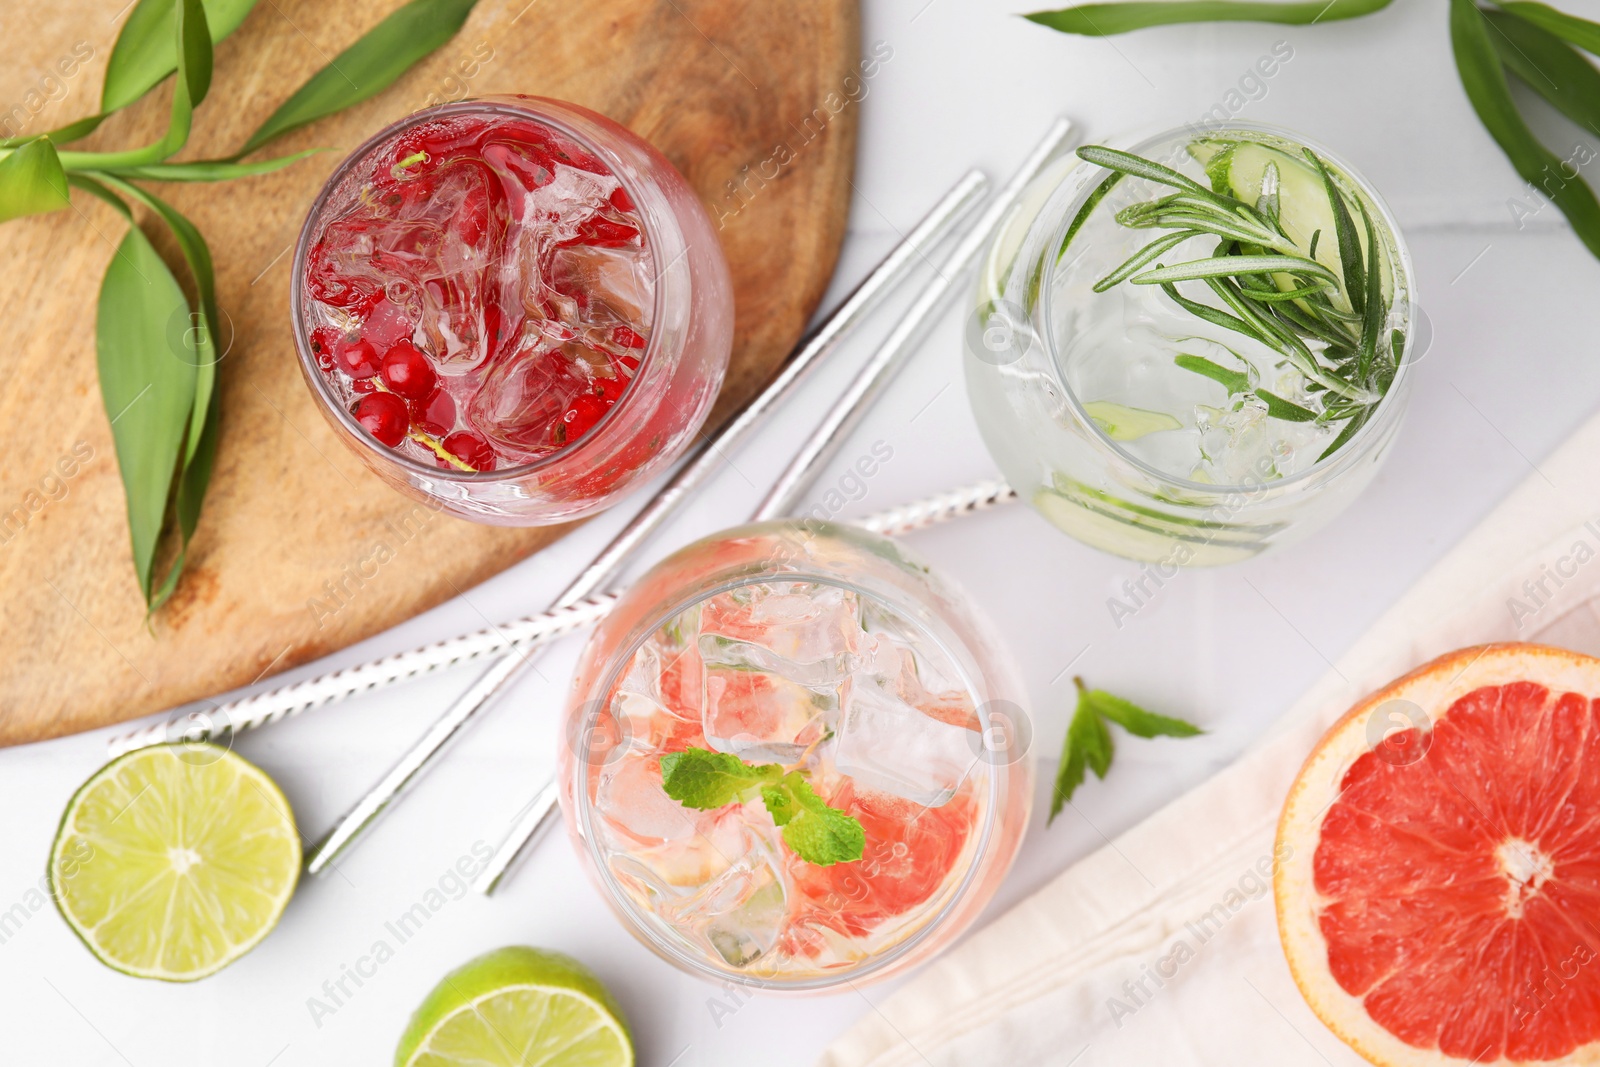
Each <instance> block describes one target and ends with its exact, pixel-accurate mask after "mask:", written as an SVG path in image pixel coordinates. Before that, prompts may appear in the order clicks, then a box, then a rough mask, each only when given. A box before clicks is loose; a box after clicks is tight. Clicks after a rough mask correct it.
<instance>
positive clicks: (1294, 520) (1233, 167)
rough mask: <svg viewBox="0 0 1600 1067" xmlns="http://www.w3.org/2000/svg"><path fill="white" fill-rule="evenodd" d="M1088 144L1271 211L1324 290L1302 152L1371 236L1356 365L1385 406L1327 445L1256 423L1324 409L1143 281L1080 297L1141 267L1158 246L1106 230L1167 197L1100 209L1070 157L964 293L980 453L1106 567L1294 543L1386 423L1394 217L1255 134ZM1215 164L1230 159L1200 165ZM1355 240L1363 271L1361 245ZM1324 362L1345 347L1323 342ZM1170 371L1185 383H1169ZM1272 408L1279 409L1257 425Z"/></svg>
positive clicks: (1294, 139) (1390, 406)
mask: <svg viewBox="0 0 1600 1067" xmlns="http://www.w3.org/2000/svg"><path fill="white" fill-rule="evenodd" d="M1109 144H1110V146H1111V147H1114V148H1118V149H1121V150H1123V151H1127V152H1130V153H1133V154H1135V155H1137V156H1140V157H1142V158H1145V159H1148V160H1152V161H1155V162H1157V163H1159V164H1162V165H1164V166H1165V167H1167V168H1170V169H1171V170H1174V171H1176V172H1178V173H1179V174H1180V175H1182V176H1184V177H1186V178H1188V179H1191V180H1193V181H1194V182H1196V183H1198V184H1199V185H1201V186H1202V187H1206V188H1212V189H1213V191H1217V190H1215V189H1214V186H1215V183H1216V182H1217V181H1218V180H1221V181H1223V182H1230V183H1232V182H1236V183H1237V185H1238V186H1239V188H1238V189H1236V188H1235V187H1234V185H1233V184H1229V185H1228V186H1227V188H1228V190H1229V192H1230V193H1233V194H1239V192H1240V190H1241V189H1243V190H1248V192H1249V194H1250V195H1251V196H1255V197H1256V201H1255V202H1256V205H1257V206H1260V205H1261V201H1260V198H1259V196H1256V194H1258V193H1260V194H1266V193H1272V194H1274V196H1275V199H1274V200H1273V201H1272V203H1273V204H1274V205H1276V210H1278V211H1280V212H1281V226H1280V229H1281V230H1282V231H1283V233H1284V234H1285V235H1286V236H1287V237H1289V238H1292V240H1291V241H1290V243H1291V244H1292V243H1294V242H1296V241H1297V242H1298V247H1299V251H1300V254H1301V255H1304V256H1307V257H1314V258H1315V260H1316V262H1318V263H1322V264H1324V265H1326V264H1328V263H1331V264H1332V266H1331V267H1329V268H1328V270H1329V272H1330V273H1331V274H1333V275H1335V276H1337V277H1340V278H1342V277H1343V269H1342V268H1343V264H1342V261H1341V259H1340V243H1339V240H1338V237H1337V235H1336V233H1335V232H1334V231H1335V230H1337V228H1338V227H1337V226H1336V224H1335V223H1334V222H1333V220H1332V218H1331V216H1332V210H1333V209H1332V203H1333V201H1332V199H1331V197H1329V196H1328V195H1327V193H1326V187H1325V186H1324V185H1323V184H1322V183H1321V179H1320V176H1319V175H1318V174H1317V172H1316V170H1315V169H1314V165H1313V164H1312V163H1311V162H1310V161H1309V159H1308V157H1307V156H1306V155H1305V149H1308V148H1309V149H1311V150H1312V151H1313V152H1314V153H1315V154H1316V156H1317V157H1319V158H1320V160H1321V161H1322V163H1323V164H1324V165H1325V166H1326V168H1327V170H1328V172H1329V174H1330V175H1331V180H1332V181H1333V182H1334V184H1335V185H1336V187H1337V188H1338V189H1339V190H1340V193H1341V196H1342V199H1343V200H1344V201H1345V203H1346V205H1347V208H1348V211H1349V213H1350V215H1351V217H1352V219H1353V227H1354V228H1356V229H1357V230H1358V231H1359V230H1362V229H1363V228H1364V225H1363V219H1362V214H1361V209H1362V208H1363V207H1364V208H1365V210H1366V213H1367V216H1368V217H1370V219H1371V221H1372V224H1373V230H1374V236H1375V237H1376V240H1377V245H1378V248H1379V250H1380V254H1379V257H1378V259H1379V263H1378V268H1379V271H1380V275H1381V281H1382V286H1383V291H1384V294H1385V298H1386V302H1387V304H1388V307H1387V312H1386V313H1385V314H1383V315H1382V316H1381V320H1380V330H1379V334H1378V341H1377V349H1376V358H1377V360H1378V361H1379V362H1380V363H1382V362H1383V361H1388V363H1387V364H1385V365H1387V366H1388V367H1389V368H1390V369H1389V372H1388V374H1389V380H1388V383H1387V387H1386V389H1385V390H1384V391H1383V392H1382V393H1381V394H1376V393H1374V392H1371V391H1368V392H1367V393H1365V394H1363V395H1365V396H1366V397H1367V398H1368V399H1370V398H1371V397H1372V396H1374V395H1381V400H1378V401H1376V403H1375V404H1373V405H1372V407H1371V410H1369V411H1368V414H1367V416H1366V418H1365V420H1364V421H1363V422H1362V424H1361V425H1360V426H1359V429H1358V430H1356V431H1355V432H1354V433H1353V435H1346V436H1345V437H1344V439H1342V440H1340V439H1339V436H1340V433H1341V432H1342V430H1343V428H1344V427H1345V426H1347V425H1348V422H1346V421H1338V422H1331V423H1324V422H1323V421H1322V420H1320V419H1313V420H1311V421H1291V420H1286V419H1283V418H1278V417H1276V416H1275V415H1273V414H1271V412H1273V411H1277V412H1280V413H1281V412H1285V411H1287V412H1288V413H1289V414H1290V415H1292V416H1293V418H1294V419H1306V418H1307V417H1308V416H1309V415H1320V414H1322V412H1323V410H1324V408H1323V405H1324V404H1326V403H1327V402H1328V401H1327V397H1330V396H1333V395H1334V394H1332V393H1329V392H1327V391H1326V389H1324V388H1323V387H1322V386H1321V385H1320V383H1319V382H1317V381H1316V380H1314V379H1313V378H1310V377H1308V376H1307V374H1306V373H1303V372H1302V370H1301V369H1299V367H1298V366H1297V365H1295V364H1293V363H1292V362H1290V361H1289V360H1287V359H1286V358H1285V357H1284V355H1283V354H1282V353H1281V352H1280V351H1278V350H1277V349H1275V348H1273V347H1269V346H1268V345H1265V344H1263V343H1262V342H1261V341H1260V340H1258V339H1257V338H1255V337H1249V336H1242V335H1241V334H1239V333H1238V332H1236V331H1235V330H1233V329H1231V328H1229V327H1226V326H1224V325H1219V324H1217V323H1216V322H1213V321H1207V320H1206V319H1205V318H1203V317H1201V316H1200V315H1197V314H1194V313H1192V312H1190V311H1185V310H1184V309H1183V308H1182V307H1180V306H1179V304H1178V303H1177V302H1176V301H1175V300H1174V299H1173V298H1172V297H1171V296H1170V295H1169V294H1167V293H1166V292H1164V291H1163V289H1162V288H1161V287H1160V285H1158V284H1144V285H1141V284H1137V283H1133V282H1130V281H1123V282H1121V283H1120V284H1115V285H1112V286H1111V287H1110V288H1107V289H1105V290H1103V291H1095V288H1094V287H1095V283H1097V282H1099V281H1100V280H1101V279H1104V278H1106V276H1107V275H1110V274H1111V273H1112V272H1113V271H1114V270H1115V269H1116V268H1117V267H1118V266H1119V265H1120V264H1122V263H1123V262H1124V261H1126V260H1128V259H1129V258H1130V257H1131V256H1133V255H1134V254H1135V253H1136V252H1138V251H1139V250H1140V249H1141V248H1143V247H1145V246H1147V245H1148V244H1150V243H1151V242H1152V241H1153V240H1154V239H1156V238H1159V237H1161V236H1163V235H1165V234H1169V233H1176V232H1177V228H1170V229H1167V228H1155V227H1145V228H1139V227H1135V226H1132V225H1127V224H1125V223H1124V222H1121V221H1119V219H1118V216H1117V213H1118V212H1123V211H1126V210H1127V209H1130V208H1132V207H1133V206H1134V205H1138V204H1143V203H1148V202H1150V201H1152V200H1154V199H1155V198H1158V197H1163V196H1170V195H1172V194H1174V193H1175V192H1179V191H1180V190H1178V189H1175V188H1174V187H1172V186H1168V185H1163V184H1160V183H1158V182H1156V181H1151V180H1147V179H1145V178H1139V177H1129V176H1125V177H1123V178H1122V179H1121V180H1119V181H1117V182H1116V183H1114V184H1112V185H1111V186H1110V188H1109V189H1108V190H1104V191H1102V186H1103V184H1104V183H1105V181H1106V180H1107V178H1108V176H1109V175H1110V174H1111V172H1110V171H1109V170H1107V169H1105V168H1103V167H1101V166H1097V165H1093V164H1090V163H1088V162H1084V161H1082V160H1080V159H1078V158H1077V157H1076V156H1075V155H1073V156H1069V157H1066V158H1063V159H1062V160H1059V161H1057V162H1056V163H1055V164H1054V165H1053V166H1051V167H1050V168H1049V169H1047V170H1046V172H1045V173H1044V174H1042V175H1041V176H1040V177H1039V178H1038V179H1036V180H1035V181H1034V183H1033V184H1032V186H1031V188H1030V189H1029V190H1028V192H1027V194H1026V195H1025V196H1024V197H1023V198H1022V200H1021V201H1020V202H1019V204H1018V206H1017V208H1016V209H1015V210H1014V211H1013V212H1012V214H1011V216H1010V218H1009V219H1008V220H1007V221H1006V223H1005V224H1004V226H1003V227H1002V230H1001V232H1000V234H999V236H998V238H997V239H996V241H995V243H994V246H993V248H992V250H991V252H990V255H989V257H988V259H987V261H986V263H985V265H984V268H983V271H982V274H981V276H980V279H979V290H978V308H977V311H976V313H975V315H974V316H973V318H972V319H971V320H970V322H969V328H968V330H967V335H966V359H965V365H966V377H967V385H968V392H969V395H970V397H971V402H972V407H973V411H974V413H975V415H976V417H977V421H978V425H979V427H980V429H981V431H982V433H983V436H984V440H985V442H986V443H987V445H988V447H989V451H990V452H991V454H992V455H993V457H994V459H995V461H996V462H997V463H998V464H999V466H1000V469H1001V471H1002V472H1003V473H1004V474H1005V476H1006V478H1007V479H1008V480H1009V481H1010V482H1011V484H1012V485H1013V486H1014V487H1015V488H1016V489H1017V491H1018V493H1019V495H1020V496H1021V497H1022V499H1024V500H1026V501H1028V502H1029V503H1031V504H1032V505H1033V507H1035V508H1036V509H1037V510H1038V511H1039V512H1040V513H1042V514H1043V515H1044V516H1045V517H1046V518H1048V519H1049V520H1050V521H1051V522H1052V523H1054V524H1055V525H1057V526H1059V527H1060V528H1061V529H1063V530H1065V531H1066V532H1067V533H1069V534H1071V535H1072V536H1074V537H1076V538H1078V539H1079V540H1081V541H1084V542H1086V543H1088V544H1090V545H1093V546H1095V547H1097V548H1100V549H1103V550H1105V551H1108V552H1112V553H1115V554H1117V555H1121V556H1126V557H1129V558H1132V559H1137V560H1144V561H1148V562H1152V563H1156V564H1158V565H1163V566H1173V567H1175V566H1178V565H1213V564H1221V563H1228V562H1231V561H1234V560H1239V559H1244V558H1248V557H1250V556H1253V555H1255V554H1256V553H1259V552H1261V551H1262V550H1264V549H1266V548H1267V547H1269V546H1271V545H1276V544H1281V543H1284V542H1287V541H1289V540H1291V539H1293V538H1298V537H1302V536H1304V535H1305V534H1307V533H1309V532H1310V531H1312V530H1314V529H1316V528H1317V527H1319V526H1321V525H1322V524H1323V523H1325V522H1327V521H1328V520H1329V519H1330V518H1331V517H1332V516H1333V515H1335V514H1336V513H1338V512H1339V511H1340V510H1342V509H1343V508H1344V507H1346V506H1347V505H1348V504H1349V503H1350V502H1351V500H1352V499H1354V497H1355V496H1356V495H1357V494H1358V493H1360V492H1361V490H1362V489H1363V488H1365V486H1366V485H1367V484H1368V483H1369V482H1370V481H1371V480H1372V478H1373V476H1374V475H1375V474H1376V473H1377V470H1378V466H1379V464H1380V463H1381V462H1382V461H1383V459H1384V457H1385V456H1386V454H1387V453H1388V450H1389V446H1390V445H1391V443H1392V442H1393V440H1394V438H1395V434H1396V431H1397V430H1398V428H1399V426H1400V421H1401V414H1402V412H1403V411H1404V408H1405V403H1406V400H1407V397H1408V394H1409V391H1410V374H1409V368H1410V363H1411V353H1412V350H1413V344H1414V341H1415V337H1416V329H1415V326H1416V319H1417V310H1416V296H1415V290H1414V285H1413V282H1412V270H1411V260H1410V256H1409V254H1408V253H1407V251H1406V246H1405V243H1404V241H1403V240H1402V239H1401V236H1400V232H1399V230H1398V228H1397V227H1396V225H1395V222H1394V219H1393V217H1392V216H1391V215H1390V213H1389V210H1388V208H1387V207H1386V206H1385V205H1384V203H1383V200H1382V199H1381V198H1380V197H1379V195H1378V193H1377V192H1376V191H1375V190H1374V189H1373V188H1372V187H1371V186H1370V185H1369V184H1368V183H1367V182H1366V181H1365V180H1364V179H1363V178H1362V177H1361V176H1360V175H1359V174H1358V173H1357V172H1356V171H1355V169H1354V168H1353V167H1351V166H1350V165H1349V164H1348V163H1346V162H1344V161H1343V160H1341V159H1340V158H1339V157H1338V156H1337V155H1335V154H1334V153H1332V152H1330V151H1328V150H1327V149H1325V148H1323V147H1321V146H1319V145H1314V144H1312V143H1311V142H1309V141H1307V140H1306V139H1305V138H1302V137H1299V136H1297V135H1293V134H1290V133H1287V132H1285V131H1282V130H1278V129H1275V128H1272V127H1267V126H1257V125H1252V124H1234V125H1230V126H1228V127H1227V128H1221V129H1209V130H1204V131H1201V130H1197V129H1195V128H1192V127H1191V128H1185V129H1178V130H1168V131H1166V132H1163V133H1159V134H1155V135H1153V136H1143V137H1127V138H1121V139H1117V140H1114V141H1112V142H1109ZM1228 145H1242V146H1245V147H1243V148H1239V149H1235V150H1234V151H1233V152H1232V153H1231V154H1229V155H1228V156H1226V157H1222V156H1221V153H1222V152H1223V151H1224V149H1225V147H1226V146H1228ZM1219 158H1221V162H1218V160H1219ZM1263 161H1265V163H1264V162H1263ZM1266 163H1270V164H1271V171H1272V174H1273V175H1274V177H1273V178H1271V179H1268V178H1267V177H1266V174H1267V169H1268V168H1267V167H1266V165H1265V164H1266ZM1219 175H1220V179H1219ZM1319 197H1320V198H1321V199H1320V207H1318V206H1317V204H1318V198H1319ZM1181 207H1182V205H1181V204H1178V205H1173V208H1174V209H1176V208H1181ZM1123 217H1124V218H1129V219H1131V218H1133V216H1132V215H1128V216H1123ZM1175 217H1176V216H1175ZM1302 229H1309V230H1310V231H1311V232H1310V233H1304V232H1301V230H1302ZM1319 231H1320V234H1319ZM1313 235H1317V236H1315V237H1314V236H1313ZM1357 240H1358V243H1359V245H1360V247H1361V248H1362V249H1363V253H1364V250H1365V249H1366V238H1365V236H1364V234H1363V233H1360V232H1358V233H1357ZM1218 244H1219V238H1218V237H1216V236H1215V235H1212V234H1205V235H1202V236H1196V237H1191V238H1188V239H1185V240H1183V241H1182V243H1180V244H1178V245H1177V246H1176V247H1169V248H1167V249H1165V250H1164V251H1162V252H1161V254H1160V255H1159V256H1158V257H1156V258H1154V259H1152V260H1151V261H1150V262H1149V263H1148V264H1145V265H1144V266H1143V267H1141V268H1140V270H1153V269H1155V268H1157V267H1160V266H1164V265H1168V264H1176V263H1182V262H1187V261H1194V260H1198V259H1201V258H1203V257H1209V256H1211V255H1212V254H1213V251H1214V250H1216V249H1217V247H1218ZM1367 261H1368V262H1370V257H1368V260H1367ZM1135 273H1138V272H1137V271H1136V272H1135ZM1268 277H1269V276H1262V280H1263V281H1265V280H1268ZM1285 277H1287V276H1286V275H1282V274H1275V275H1271V276H1270V280H1272V281H1273V282H1275V283H1276V282H1277V281H1278V280H1279V279H1282V278H1285ZM1297 286H1298V283H1295V282H1290V283H1287V284H1277V285H1276V288H1277V289H1285V288H1289V289H1295V288H1297ZM1177 290H1178V292H1179V294H1180V295H1182V296H1184V297H1185V298H1187V299H1189V300H1192V301H1195V302H1197V303H1200V304H1205V305H1208V306H1210V307H1212V308H1214V309H1216V310H1220V311H1224V312H1228V311H1230V310H1231V309H1230V308H1229V306H1228V305H1227V304H1226V303H1225V302H1223V301H1222V300H1220V299H1218V298H1217V296H1215V295H1214V294H1213V293H1212V292H1208V290H1207V283H1204V282H1197V281H1189V282H1182V283H1179V284H1178V286H1177ZM1341 292H1342V291H1341ZM1330 299H1337V298H1330ZM1256 306H1263V305H1256ZM1275 306H1277V305H1275ZM1281 306H1287V307H1290V308H1291V309H1292V308H1294V307H1296V306H1297V305H1295V303H1294V301H1286V302H1284V304H1283V305H1281ZM1345 310H1350V308H1349V307H1346V308H1345ZM1351 316H1352V317H1353V316H1354V312H1353V311H1351ZM1341 328H1343V327H1341ZM1348 328H1349V329H1351V330H1356V329H1357V326H1356V325H1355V324H1354V323H1351V324H1350V325H1349V327H1348ZM1364 328H1365V327H1364V324H1363V325H1362V326H1361V327H1360V329H1364ZM1340 336H1341V335H1335V336H1334V337H1333V340H1335V341H1339V340H1340ZM1341 343H1342V342H1341ZM1309 347H1310V351H1311V352H1312V353H1314V354H1316V355H1315V358H1316V360H1317V366H1316V370H1317V371H1318V372H1319V373H1321V372H1322V371H1323V370H1324V369H1325V368H1324V367H1323V363H1325V362H1328V358H1325V356H1324V355H1323V354H1322V353H1323V352H1324V349H1323V348H1322V347H1321V345H1320V344H1319V343H1318V342H1316V341H1313V342H1311V344H1310V346H1309ZM1327 351H1328V352H1331V353H1334V354H1335V355H1340V356H1342V355H1344V354H1345V351H1346V350H1344V349H1338V350H1335V349H1334V348H1333V347H1332V346H1331V343H1330V345H1329V347H1328V349H1327ZM1180 357H1188V359H1187V363H1188V366H1189V367H1190V368H1194V367H1200V368H1201V370H1202V371H1203V372H1207V373H1196V372H1194V371H1193V370H1192V369H1185V368H1184V367H1183V366H1181V365H1180V362H1181V361H1180ZM1196 357H1198V359H1199V360H1200V361H1202V362H1196ZM1208 373H1209V375H1211V376H1208ZM1219 378H1220V379H1222V380H1221V381H1219V380H1218V379H1219ZM1246 387H1248V388H1246ZM1268 395H1270V397H1271V401H1270V406H1269V400H1268V399H1267V398H1266V397H1267V396H1268ZM1283 399H1287V400H1289V401H1290V402H1291V403H1290V405H1289V407H1287V408H1285V407H1282V406H1277V405H1278V402H1279V401H1280V400H1283ZM1296 408H1298V409H1299V410H1298V411H1296V410H1294V409H1296ZM1336 441H1337V447H1336V448H1334V449H1333V450H1332V451H1331V452H1329V446H1330V445H1333V444H1335V442H1336Z"/></svg>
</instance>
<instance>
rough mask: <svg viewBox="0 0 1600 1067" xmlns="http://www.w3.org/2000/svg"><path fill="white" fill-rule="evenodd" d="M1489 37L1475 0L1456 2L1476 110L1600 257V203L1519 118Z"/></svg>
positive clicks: (1454, 39) (1463, 67)
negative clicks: (1569, 173)
mask: <svg viewBox="0 0 1600 1067" xmlns="http://www.w3.org/2000/svg"><path fill="white" fill-rule="evenodd" d="M1489 33H1490V30H1489V23H1488V21H1487V20H1486V19H1485V18H1484V16H1483V13H1482V12H1481V11H1479V10H1478V7H1477V5H1476V4H1475V3H1474V2H1473V0H1450V40H1451V44H1452V45H1453V46H1454V49H1455V56H1456V70H1457V72H1458V73H1459V74H1460V76H1461V84H1462V86H1463V87H1464V88H1465V89H1466V92H1467V99H1468V100H1470V101H1471V102H1472V107H1473V110H1475V111H1476V112H1477V113H1478V118H1479V119H1480V120H1481V121H1482V122H1483V124H1484V126H1485V127H1486V128H1487V129H1488V130H1489V135H1490V136H1491V137H1493V138H1494V139H1495V141H1496V143H1498V144H1499V145H1500V148H1501V150H1502V151H1503V152H1505V154H1506V157H1507V158H1508V159H1510V160H1511V165H1512V166H1513V167H1515V168H1516V170H1517V173H1518V174H1520V175H1521V176H1522V178H1523V180H1525V181H1527V182H1529V183H1531V184H1532V185H1534V186H1535V187H1536V188H1538V189H1540V190H1541V191H1542V193H1543V195H1545V196H1548V197H1549V198H1550V200H1551V202H1552V203H1554V204H1555V205H1556V207H1557V208H1559V209H1560V210H1561V213H1562V214H1564V215H1565V216H1566V217H1567V221H1568V222H1570V223H1571V224H1572V228H1573V230H1574V231H1575V232H1576V233H1577V235H1578V237H1579V239H1580V240H1582V241H1583V243H1584V245H1585V246H1587V247H1588V249H1589V251H1590V252H1591V253H1593V254H1594V255H1596V256H1600V202H1597V201H1596V200H1595V195H1594V191H1593V190H1592V189H1590V188H1589V186H1588V184H1587V183H1585V182H1584V181H1583V179H1582V178H1579V177H1568V176H1567V175H1565V174H1564V173H1563V171H1562V163H1561V160H1560V159H1558V158H1557V157H1556V156H1555V154H1554V153H1552V152H1551V151H1550V150H1549V149H1547V148H1545V147H1544V145H1542V144H1540V143H1539V141H1538V139H1537V138H1535V137H1534V135H1533V131H1532V130H1530V129H1529V128H1528V125H1527V123H1526V122H1524V121H1523V119H1522V116H1521V115H1520V114H1518V113H1517V108H1516V105H1515V104H1514V103H1513V102H1512V99H1511V91H1510V89H1509V87H1508V86H1507V84H1506V75H1505V70H1504V68H1502V67H1501V65H1500V58H1499V55H1498V54H1497V53H1496V51H1495V47H1494V43H1493V42H1492V41H1491V40H1490V38H1489Z"/></svg>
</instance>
